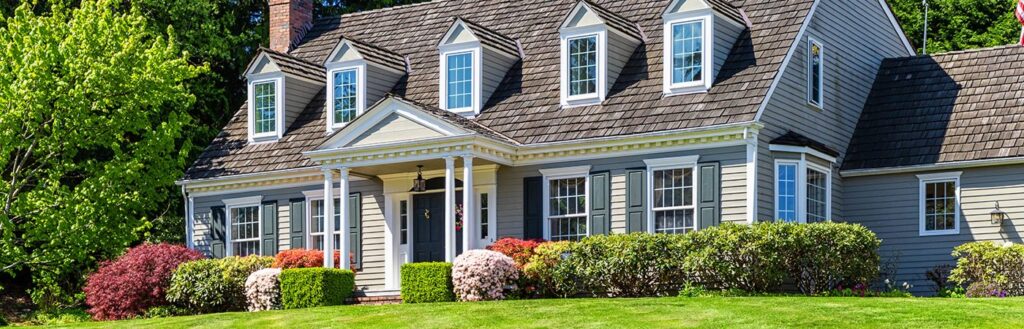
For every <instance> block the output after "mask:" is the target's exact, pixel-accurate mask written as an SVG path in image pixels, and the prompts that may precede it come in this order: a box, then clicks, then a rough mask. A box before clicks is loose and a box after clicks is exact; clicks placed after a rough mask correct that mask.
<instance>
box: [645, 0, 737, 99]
mask: <svg viewBox="0 0 1024 329" xmlns="http://www.w3.org/2000/svg"><path fill="white" fill-rule="evenodd" d="M745 17H746V15H745V14H744V13H743V11H742V10H741V9H739V8H736V7H733V6H732V5H731V4H729V3H727V2H725V1H722V0H674V1H672V2H671V3H669V5H668V7H667V8H666V9H665V12H664V13H663V15H662V20H663V23H664V33H663V34H662V35H663V36H664V41H665V44H664V47H663V51H662V52H663V63H665V65H664V72H663V74H662V76H663V77H664V78H663V82H664V91H665V94H666V95H677V94H689V93H697V92H706V91H708V89H710V88H711V85H712V84H714V81H715V77H716V76H717V75H718V71H719V70H720V69H721V67H722V64H723V63H725V59H726V57H728V56H729V52H730V51H731V49H732V46H733V44H734V43H735V42H736V38H738V37H739V35H740V34H741V33H742V32H743V30H745V29H746V28H747V27H748V26H749V22H748V20H747V19H746V18H745Z"/></svg>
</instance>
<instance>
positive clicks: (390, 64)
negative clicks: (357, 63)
mask: <svg viewBox="0 0 1024 329" xmlns="http://www.w3.org/2000/svg"><path fill="white" fill-rule="evenodd" d="M346 45H347V46H348V47H351V48H352V49H354V50H355V51H356V54H357V55H356V56H358V57H359V58H362V59H364V60H366V61H367V62H371V63H373V64H376V65H379V66H381V67H384V68H388V69H391V70H394V71H398V72H406V73H407V72H408V71H409V63H408V61H406V58H405V56H402V55H399V54H398V53H396V52H393V51H391V50H388V49H385V48H383V47H378V46H375V45H373V44H370V43H367V42H363V41H359V40H358V39H355V38H351V37H347V36H342V37H341V39H340V40H339V41H338V44H337V45H336V46H335V47H334V50H332V51H331V55H330V56H327V59H325V60H324V64H327V63H330V62H334V61H338V58H337V57H338V56H339V55H341V54H339V52H340V51H341V50H342V49H344V48H345V46H346Z"/></svg>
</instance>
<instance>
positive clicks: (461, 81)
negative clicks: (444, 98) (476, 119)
mask: <svg viewBox="0 0 1024 329" xmlns="http://www.w3.org/2000/svg"><path fill="white" fill-rule="evenodd" d="M447 88H448V90H447V92H448V109H460V108H467V107H472V106H473V56H472V54H471V53H464V54H456V55H448V86H447Z"/></svg>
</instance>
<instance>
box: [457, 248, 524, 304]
mask: <svg viewBox="0 0 1024 329" xmlns="http://www.w3.org/2000/svg"><path fill="white" fill-rule="evenodd" d="M518 278H519V270H518V269H517V268H516V263H515V261H513V260H512V258H509V257H508V256H505V255H504V254H502V253H500V252H496V251H490V250H470V251H467V252H465V253H463V254H462V255H459V257H456V258H455V262H454V263H453V264H452V283H453V285H454V288H455V296H457V297H458V298H459V300H461V301H480V300H497V299H504V298H505V294H504V289H505V286H506V285H507V284H508V283H509V282H512V281H514V280H516V279H518Z"/></svg>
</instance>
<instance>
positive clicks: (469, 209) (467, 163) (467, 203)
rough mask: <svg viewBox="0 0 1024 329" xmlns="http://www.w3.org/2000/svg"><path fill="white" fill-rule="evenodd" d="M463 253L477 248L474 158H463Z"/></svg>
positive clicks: (469, 156)
mask: <svg viewBox="0 0 1024 329" xmlns="http://www.w3.org/2000/svg"><path fill="white" fill-rule="evenodd" d="M462 170H463V172H462V252H466V251H468V250H471V249H473V248H474V247H475V245H476V243H474V241H476V238H477V235H478V234H477V233H476V231H477V223H476V214H477V213H479V210H477V209H476V202H474V201H476V198H475V194H476V192H475V191H474V190H473V156H471V155H464V156H462Z"/></svg>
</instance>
